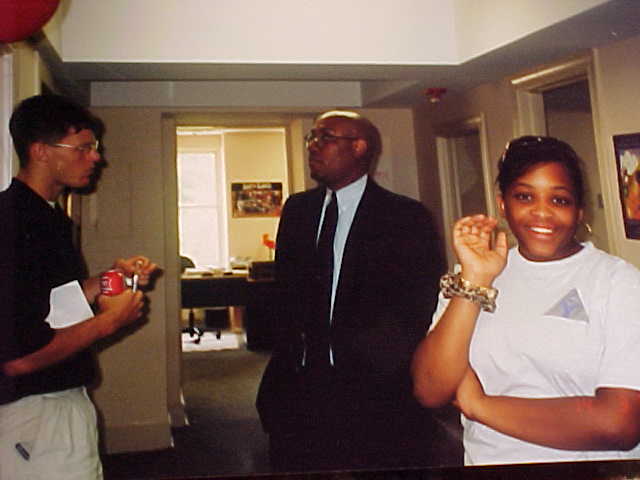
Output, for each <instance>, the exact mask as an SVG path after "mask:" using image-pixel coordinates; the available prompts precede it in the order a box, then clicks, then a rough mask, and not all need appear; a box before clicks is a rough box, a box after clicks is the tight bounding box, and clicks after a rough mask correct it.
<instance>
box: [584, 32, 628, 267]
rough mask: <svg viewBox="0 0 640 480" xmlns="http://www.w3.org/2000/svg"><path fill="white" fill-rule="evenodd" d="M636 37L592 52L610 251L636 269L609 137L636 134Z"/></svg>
mask: <svg viewBox="0 0 640 480" xmlns="http://www.w3.org/2000/svg"><path fill="white" fill-rule="evenodd" d="M636 58H640V36H637V37H634V38H631V39H627V40H624V41H621V42H616V43H612V44H610V45H607V46H604V47H601V48H597V49H595V50H594V67H593V68H594V74H595V75H594V76H595V97H596V104H597V111H594V114H595V115H596V118H597V119H598V126H599V128H598V132H597V142H596V143H597V146H598V151H599V161H600V172H601V176H602V187H603V196H604V204H605V213H606V217H607V226H608V228H609V229H611V231H612V232H613V235H611V237H610V238H612V239H613V243H614V245H611V248H612V250H613V251H614V252H615V253H616V254H617V255H619V256H621V257H623V258H625V259H626V260H628V261H630V262H632V263H633V264H635V265H636V266H638V267H639V268H640V241H638V240H630V239H627V238H626V236H625V233H624V224H623V219H622V206H621V203H620V194H619V190H618V178H617V170H616V159H615V153H614V149H613V136H614V135H620V134H628V133H638V132H640V111H639V110H638V109H637V108H632V107H631V106H635V105H640V89H639V88H638V84H639V83H640V63H639V62H636V61H630V59H636Z"/></svg>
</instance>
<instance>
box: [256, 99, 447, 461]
mask: <svg viewBox="0 0 640 480" xmlns="http://www.w3.org/2000/svg"><path fill="white" fill-rule="evenodd" d="M306 142H307V149H308V151H309V168H310V171H311V176H312V178H313V179H315V180H316V181H317V182H318V183H319V184H320V185H319V186H318V187H317V188H315V189H313V190H309V191H307V192H303V193H298V194H295V195H292V196H291V197H290V198H289V199H288V200H287V202H286V204H285V206H284V209H283V212H282V218H281V220H280V226H279V230H278V236H277V240H276V277H277V281H278V282H280V286H281V288H282V290H281V291H282V292H283V297H282V298H281V299H280V305H281V309H282V312H281V316H280V321H279V325H278V328H279V331H278V335H277V338H278V340H277V342H276V346H275V348H274V351H273V355H272V358H271V360H270V362H269V365H268V366H267V368H266V370H265V373H264V376H263V379H262V382H261V385H260V390H259V393H258V399H257V403H256V405H257V408H258V411H259V413H260V418H261V421H262V424H263V427H264V429H265V431H266V432H267V433H268V434H269V440H270V454H271V460H272V466H273V468H274V469H275V470H278V471H294V470H324V469H356V468H396V467H398V468H399V467H416V466H428V465H433V462H434V459H433V455H432V453H433V450H434V449H435V448H436V447H437V446H436V445H434V446H432V443H433V442H432V441H431V439H433V438H434V436H435V437H437V436H438V433H436V431H435V430H436V429H438V428H439V427H438V426H437V424H436V422H434V421H433V419H432V416H431V415H432V412H430V411H428V410H426V409H423V408H420V406H419V405H418V404H417V402H416V401H415V399H414V398H413V395H412V385H411V380H410V375H409V363H410V359H411V354H412V352H413V350H414V349H415V347H416V345H417V343H418V342H419V340H420V339H421V338H422V337H423V336H424V334H425V332H426V329H427V328H428V326H429V323H430V317H431V314H432V312H433V309H434V307H435V303H436V298H437V291H438V279H439V277H440V275H441V274H442V273H443V272H444V269H445V263H444V260H443V256H442V253H441V248H440V242H439V240H438V235H437V233H436V231H435V228H434V225H433V222H432V219H431V216H430V215H429V213H428V212H427V210H426V209H425V208H424V206H423V205H422V204H420V203H419V202H417V201H415V200H412V199H409V198H407V197H403V196H400V195H397V194H394V193H392V192H390V191H388V190H385V189H383V188H382V187H380V186H379V185H377V184H376V183H375V182H374V181H373V180H372V179H371V178H369V176H368V172H369V170H370V168H371V166H372V164H373V162H374V161H375V160H376V159H377V157H378V155H379V154H380V152H381V141H380V134H379V132H378V130H377V128H376V127H375V126H374V125H373V124H372V123H371V122H369V121H368V120H367V119H365V118H363V117H361V116H360V115H358V114H356V113H353V112H338V111H334V112H328V113H326V114H323V115H321V116H320V117H319V118H318V119H317V121H316V123H315V125H314V128H313V129H312V130H311V132H310V133H309V134H308V135H307V137H306ZM334 197H335V198H336V199H337V207H336V205H335V203H336V200H333V199H334ZM336 213H337V220H336V219H335V217H336ZM327 243H328V244H329V247H327V246H326V244H327Z"/></svg>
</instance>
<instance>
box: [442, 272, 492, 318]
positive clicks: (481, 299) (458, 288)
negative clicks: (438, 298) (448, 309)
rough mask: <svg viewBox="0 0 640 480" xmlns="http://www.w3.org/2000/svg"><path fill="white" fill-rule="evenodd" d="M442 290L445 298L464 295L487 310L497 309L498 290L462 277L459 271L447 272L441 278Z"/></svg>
mask: <svg viewBox="0 0 640 480" xmlns="http://www.w3.org/2000/svg"><path fill="white" fill-rule="evenodd" d="M440 291H441V292H442V294H443V295H444V297H445V298H451V297H463V298H466V299H467V300H470V301H472V302H473V303H477V304H478V305H480V308H482V310H484V311H485V312H491V313H493V312H494V311H495V309H496V298H497V297H498V290H497V289H496V288H491V287H479V286H478V285H474V284H473V283H471V282H470V281H469V280H465V279H464V278H462V275H460V274H459V273H446V274H444V275H443V276H442V277H441V278H440Z"/></svg>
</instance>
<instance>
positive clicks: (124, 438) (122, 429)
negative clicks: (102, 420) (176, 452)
mask: <svg viewBox="0 0 640 480" xmlns="http://www.w3.org/2000/svg"><path fill="white" fill-rule="evenodd" d="M102 439H103V442H104V449H105V452H106V453H124V452H142V451H148V450H163V449H165V448H171V447H173V437H172V436H171V426H170V425H169V419H168V418H167V422H166V423H153V424H145V425H125V426H117V427H116V426H111V427H106V428H105V430H104V432H103V435H102Z"/></svg>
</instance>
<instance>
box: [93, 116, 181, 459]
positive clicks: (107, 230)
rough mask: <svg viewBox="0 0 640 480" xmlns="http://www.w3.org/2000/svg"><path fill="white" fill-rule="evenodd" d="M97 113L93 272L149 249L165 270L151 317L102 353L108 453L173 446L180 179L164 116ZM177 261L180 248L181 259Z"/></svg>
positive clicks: (100, 401) (98, 394)
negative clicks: (100, 160)
mask: <svg viewBox="0 0 640 480" xmlns="http://www.w3.org/2000/svg"><path fill="white" fill-rule="evenodd" d="M95 113H96V114H97V115H98V116H100V117H101V118H102V119H103V121H104V123H105V125H106V134H105V136H104V139H103V143H104V145H105V158H106V159H107V162H108V165H107V167H106V168H105V169H104V170H103V172H102V177H101V179H100V183H99V186H98V190H97V193H95V194H92V195H91V196H90V197H89V198H85V199H83V200H84V201H83V204H82V207H83V215H82V219H83V220H82V249H83V253H84V255H85V258H86V260H87V263H88V265H89V268H90V271H91V272H93V273H95V272H99V271H101V270H103V269H105V268H108V267H109V266H110V265H111V264H112V262H113V260H114V259H115V258H118V257H123V256H124V257H126V256H129V255H135V254H140V253H142V254H145V255H147V256H149V257H150V258H152V259H153V260H154V261H156V262H157V263H158V264H159V265H160V267H161V268H162V269H164V276H163V277H161V278H159V279H158V281H157V282H156V285H155V288H154V289H153V290H152V291H150V292H149V293H148V298H149V315H148V320H147V321H146V322H145V323H144V324H143V325H141V326H139V327H138V328H137V329H135V330H134V331H130V332H123V334H122V335H119V336H118V337H116V338H115V339H112V340H109V341H108V342H105V344H104V345H103V346H104V347H108V348H103V349H101V351H100V353H99V362H100V367H101V372H102V381H101V383H100V385H99V386H98V387H97V388H96V389H95V390H94V391H93V398H94V400H95V403H96V406H97V408H98V411H99V412H100V415H101V419H102V421H103V424H102V426H103V427H104V428H103V433H104V441H105V446H106V448H107V450H108V451H111V452H117V451H128V450H138V449H154V448H166V447H168V446H169V445H170V443H171V434H170V425H169V419H168V415H167V412H168V409H169V398H168V396H169V394H170V392H169V388H168V382H169V381H168V374H167V365H168V349H167V341H168V340H167V339H168V338H170V336H169V335H168V333H167V332H168V330H169V329H172V328H173V325H174V324H175V325H177V324H178V323H177V322H178V312H177V311H168V309H167V304H166V302H165V297H166V296H171V295H177V291H176V292H175V293H174V292H172V291H168V287H169V286H170V285H172V286H173V289H175V288H176V282H175V278H173V279H172V278H171V276H172V264H171V262H170V257H167V255H166V251H165V250H166V245H165V243H166V242H167V241H169V240H170V239H171V237H172V235H174V233H173V232H175V231H176V227H175V226H167V225H165V217H164V211H163V207H164V205H163V199H164V198H165V197H166V196H167V195H169V194H172V193H171V191H172V188H171V187H172V182H171V181H168V182H165V175H167V173H166V172H164V171H163V163H162V144H161V142H160V138H161V128H162V124H161V116H160V112H152V111H149V110H145V109H136V110H133V109H128V110H126V111H122V110H118V109H96V110H95ZM174 163H175V162H174ZM174 176H175V175H174ZM169 177H171V175H169ZM173 183H175V179H174V180H173ZM176 250H177V249H176ZM177 258H178V256H177V251H176V254H175V259H174V263H175V262H177ZM173 275H175V273H173ZM172 280H173V283H171V281H172ZM174 308H175V307H174ZM127 333H129V334H128V335H127ZM176 347H178V345H176ZM178 348H179V347H178ZM173 361H176V359H173Z"/></svg>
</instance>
